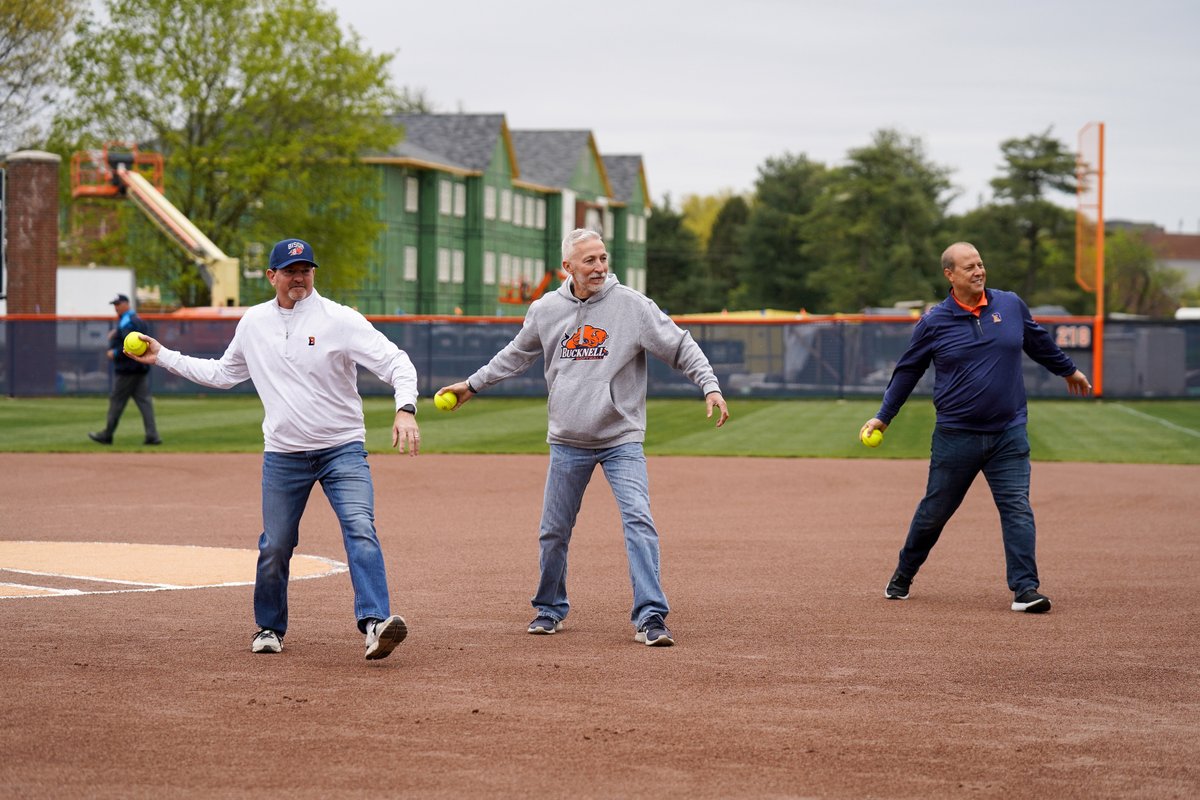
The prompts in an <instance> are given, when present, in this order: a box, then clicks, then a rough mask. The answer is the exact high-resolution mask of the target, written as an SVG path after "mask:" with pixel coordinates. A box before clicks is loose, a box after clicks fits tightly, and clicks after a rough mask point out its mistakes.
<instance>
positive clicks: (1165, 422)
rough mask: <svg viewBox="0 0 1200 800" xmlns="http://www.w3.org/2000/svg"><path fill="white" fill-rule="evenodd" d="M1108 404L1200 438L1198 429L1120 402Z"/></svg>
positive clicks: (1140, 417) (1139, 417)
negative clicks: (1177, 423)
mask: <svg viewBox="0 0 1200 800" xmlns="http://www.w3.org/2000/svg"><path fill="white" fill-rule="evenodd" d="M1110 405H1111V407H1112V408H1115V409H1117V410H1118V411H1124V412H1125V413H1126V414H1132V415H1133V416H1135V417H1137V418H1138V419H1145V420H1149V421H1151V422H1157V423H1158V424H1159V425H1162V426H1163V427H1165V428H1170V429H1171V430H1173V431H1177V432H1179V433H1183V434H1186V435H1188V436H1195V437H1196V438H1197V439H1200V431H1195V430H1192V429H1191V428H1185V427H1184V426H1182V425H1176V424H1175V423H1174V422H1171V421H1169V420H1165V419H1163V418H1162V417H1156V416H1154V415H1153V414H1147V413H1146V412H1144V411H1138V410H1137V409H1136V408H1130V407H1129V406H1124V405H1121V404H1120V403H1111V404H1110Z"/></svg>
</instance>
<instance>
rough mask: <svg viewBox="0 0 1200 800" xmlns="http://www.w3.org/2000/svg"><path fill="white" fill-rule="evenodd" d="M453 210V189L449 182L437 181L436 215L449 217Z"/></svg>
mask: <svg viewBox="0 0 1200 800" xmlns="http://www.w3.org/2000/svg"><path fill="white" fill-rule="evenodd" d="M453 210H454V189H453V187H451V185H450V181H445V180H442V181H438V213H439V214H445V215H446V216H449V215H450V212H451V211H453Z"/></svg>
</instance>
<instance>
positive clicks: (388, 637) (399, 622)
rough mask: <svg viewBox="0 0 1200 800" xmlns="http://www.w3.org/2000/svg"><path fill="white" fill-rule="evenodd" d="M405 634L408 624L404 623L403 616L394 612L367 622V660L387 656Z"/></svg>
mask: <svg viewBox="0 0 1200 800" xmlns="http://www.w3.org/2000/svg"><path fill="white" fill-rule="evenodd" d="M406 636H408V625H406V624H405V623H404V617H401V616H398V615H396V614H393V615H392V616H390V617H388V618H387V619H385V620H374V621H372V622H368V623H367V660H368V661H374V660H376V659H379V658H387V657H388V656H389V655H391V653H392V651H393V650H395V649H396V645H398V644H400V643H401V642H403V641H404V637H406Z"/></svg>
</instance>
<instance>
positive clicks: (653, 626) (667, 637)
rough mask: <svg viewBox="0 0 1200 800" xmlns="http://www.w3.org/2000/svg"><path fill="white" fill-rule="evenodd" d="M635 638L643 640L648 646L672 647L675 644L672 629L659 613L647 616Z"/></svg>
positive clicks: (638, 640)
mask: <svg viewBox="0 0 1200 800" xmlns="http://www.w3.org/2000/svg"><path fill="white" fill-rule="evenodd" d="M633 640H634V641H635V642H641V643H642V644H644V645H646V646H647V647H670V646H671V645H673V644H675V639H674V638H673V637H672V636H671V631H670V629H669V628H667V623H665V622H663V618H662V617H660V616H659V615H658V614H651V615H650V616H649V617H646V621H645V622H643V623H642V624H641V626H640V627H639V628H638V629H637V633H636V634H634V637H633Z"/></svg>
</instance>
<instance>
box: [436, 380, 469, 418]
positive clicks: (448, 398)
mask: <svg viewBox="0 0 1200 800" xmlns="http://www.w3.org/2000/svg"><path fill="white" fill-rule="evenodd" d="M474 396H475V393H474V392H472V391H471V390H470V389H469V388H467V382H466V381H459V382H458V383H452V384H450V385H449V386H443V387H442V388H440V389H438V390H437V393H436V394H435V395H434V396H433V405H434V406H435V407H436V408H437V409H438V411H457V410H458V409H459V407H461V406H462V404H463V403H465V402H467V401H468V400H470V399H471V398H472V397H474Z"/></svg>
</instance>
